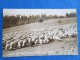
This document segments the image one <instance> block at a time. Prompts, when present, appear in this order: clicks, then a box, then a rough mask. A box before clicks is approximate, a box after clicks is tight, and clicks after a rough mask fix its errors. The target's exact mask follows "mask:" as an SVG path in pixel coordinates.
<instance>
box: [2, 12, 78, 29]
mask: <svg viewBox="0 0 80 60" xmlns="http://www.w3.org/2000/svg"><path fill="white" fill-rule="evenodd" d="M71 17H76V13H66V15H65V16H57V15H49V16H47V15H46V14H41V15H38V14H37V15H30V16H21V15H17V16H14V15H12V16H8V15H5V16H3V29H5V28H10V27H14V26H19V25H23V24H29V23H34V22H43V21H44V20H48V19H58V18H71Z"/></svg>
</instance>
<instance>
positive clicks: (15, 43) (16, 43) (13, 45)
mask: <svg viewBox="0 0 80 60" xmlns="http://www.w3.org/2000/svg"><path fill="white" fill-rule="evenodd" d="M17 45H18V41H13V42H11V43H10V48H9V50H14V49H16V48H17Z"/></svg>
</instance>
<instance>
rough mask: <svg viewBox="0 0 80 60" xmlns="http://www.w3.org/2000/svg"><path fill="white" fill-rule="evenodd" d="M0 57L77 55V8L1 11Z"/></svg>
mask: <svg viewBox="0 0 80 60" xmlns="http://www.w3.org/2000/svg"><path fill="white" fill-rule="evenodd" d="M2 33H3V34H2V55H3V57H20V56H48V55H51V56H54V55H78V38H77V37H78V32H77V13H76V9H3V32H2Z"/></svg>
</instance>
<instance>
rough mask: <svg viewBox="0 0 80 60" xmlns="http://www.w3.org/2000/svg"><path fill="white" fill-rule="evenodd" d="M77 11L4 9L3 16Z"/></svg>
mask: <svg viewBox="0 0 80 60" xmlns="http://www.w3.org/2000/svg"><path fill="white" fill-rule="evenodd" d="M72 12H73V13H75V12H76V9H3V16H5V15H8V16H11V15H14V16H16V15H25V16H29V15H37V14H42V13H43V14H46V15H47V16H48V15H57V16H65V15H66V13H72Z"/></svg>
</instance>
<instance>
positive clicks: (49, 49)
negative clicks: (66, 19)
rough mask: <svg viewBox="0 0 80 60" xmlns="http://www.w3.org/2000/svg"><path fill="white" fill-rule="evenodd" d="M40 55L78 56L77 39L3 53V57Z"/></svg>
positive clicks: (67, 39)
mask: <svg viewBox="0 0 80 60" xmlns="http://www.w3.org/2000/svg"><path fill="white" fill-rule="evenodd" d="M41 55H78V47H77V38H66V39H63V40H62V41H53V42H51V43H49V44H44V45H37V46H34V47H25V48H21V49H17V50H14V51H3V57H17V56H41Z"/></svg>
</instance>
